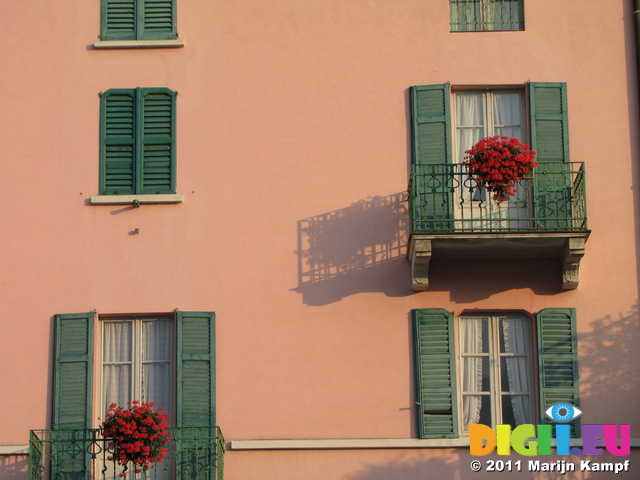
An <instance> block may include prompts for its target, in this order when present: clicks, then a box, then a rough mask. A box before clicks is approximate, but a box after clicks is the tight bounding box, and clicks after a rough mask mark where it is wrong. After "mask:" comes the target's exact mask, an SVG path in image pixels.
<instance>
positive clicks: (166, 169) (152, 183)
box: [138, 88, 176, 194]
mask: <svg viewBox="0 0 640 480" xmlns="http://www.w3.org/2000/svg"><path fill="white" fill-rule="evenodd" d="M138 96H139V99H138V108H139V109H140V115H139V118H140V119H141V120H140V122H139V124H138V129H139V133H140V135H139V138H140V141H139V145H138V158H139V159H141V161H139V162H138V193H143V194H157V193H175V177H176V176H175V97H176V92H172V91H171V90H168V89H166V88H140V89H138Z"/></svg>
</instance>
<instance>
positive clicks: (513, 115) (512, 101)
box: [493, 92, 525, 142]
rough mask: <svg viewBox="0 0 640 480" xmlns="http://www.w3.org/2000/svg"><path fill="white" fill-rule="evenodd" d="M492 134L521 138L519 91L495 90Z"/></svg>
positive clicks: (521, 139)
mask: <svg viewBox="0 0 640 480" xmlns="http://www.w3.org/2000/svg"><path fill="white" fill-rule="evenodd" d="M493 125H494V127H493V128H494V132H493V133H494V135H500V136H501V137H511V138H517V139H518V140H520V141H521V142H524V140H525V139H524V138H522V111H521V95H520V93H519V92H495V93H494V94H493Z"/></svg>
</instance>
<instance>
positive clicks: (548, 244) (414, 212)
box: [409, 162, 590, 290]
mask: <svg viewBox="0 0 640 480" xmlns="http://www.w3.org/2000/svg"><path fill="white" fill-rule="evenodd" d="M409 212H410V236H411V238H410V242H409V258H410V260H411V264H412V284H413V289H414V290H427V289H428V287H429V262H430V261H431V258H432V257H434V258H443V259H458V260H460V259H522V258H557V259H558V260H559V261H560V262H561V266H562V288H563V289H574V288H576V287H577V286H578V279H579V275H578V274H579V268H580V260H581V259H582V256H583V255H584V253H585V244H586V241H587V238H588V237H589V233H590V232H589V230H588V229H587V206H586V189H585V168H584V164H583V163H582V162H572V163H541V164H540V165H539V166H538V167H537V168H536V169H535V170H534V172H533V174H532V176H531V177H530V178H525V179H523V180H521V181H520V183H519V184H518V191H517V194H516V195H515V196H514V197H511V198H510V199H509V201H504V202H499V201H495V200H493V199H492V194H491V193H490V192H487V191H486V190H485V189H483V188H479V187H478V185H477V182H476V181H475V180H474V179H473V178H472V177H471V176H470V175H469V173H468V171H467V167H466V166H464V165H461V164H433V165H414V166H413V171H412V174H411V181H410V184H409Z"/></svg>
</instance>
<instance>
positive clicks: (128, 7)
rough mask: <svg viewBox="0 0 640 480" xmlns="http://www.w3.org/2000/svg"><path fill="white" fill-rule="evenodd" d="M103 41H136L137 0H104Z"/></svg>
mask: <svg viewBox="0 0 640 480" xmlns="http://www.w3.org/2000/svg"><path fill="white" fill-rule="evenodd" d="M101 38H102V40H135V38H136V0H102V35H101Z"/></svg>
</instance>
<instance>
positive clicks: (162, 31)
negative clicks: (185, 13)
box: [138, 0, 178, 40]
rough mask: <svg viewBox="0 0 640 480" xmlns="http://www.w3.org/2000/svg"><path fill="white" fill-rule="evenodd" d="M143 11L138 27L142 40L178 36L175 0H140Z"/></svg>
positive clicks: (139, 17) (139, 16)
mask: <svg viewBox="0 0 640 480" xmlns="http://www.w3.org/2000/svg"><path fill="white" fill-rule="evenodd" d="M138 1H139V6H140V9H141V10H142V11H141V13H140V14H139V15H138V27H139V32H140V34H139V35H138V38H139V39H141V40H170V39H175V38H177V36H178V35H177V29H176V2H175V0H138Z"/></svg>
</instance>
